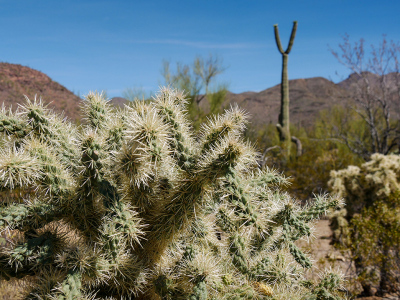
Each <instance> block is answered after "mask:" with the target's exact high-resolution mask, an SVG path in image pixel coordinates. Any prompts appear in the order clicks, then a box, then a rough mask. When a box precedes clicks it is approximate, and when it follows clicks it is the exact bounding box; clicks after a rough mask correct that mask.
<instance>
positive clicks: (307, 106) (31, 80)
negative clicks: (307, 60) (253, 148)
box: [0, 63, 398, 127]
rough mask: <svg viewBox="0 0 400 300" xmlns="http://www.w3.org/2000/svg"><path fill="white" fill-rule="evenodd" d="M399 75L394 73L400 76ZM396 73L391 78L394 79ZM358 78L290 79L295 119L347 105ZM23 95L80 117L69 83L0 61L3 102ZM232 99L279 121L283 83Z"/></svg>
mask: <svg viewBox="0 0 400 300" xmlns="http://www.w3.org/2000/svg"><path fill="white" fill-rule="evenodd" d="M389 75H390V74H389ZM395 75H396V76H397V75H398V74H395ZM395 75H393V76H392V75H391V76H392V77H393V78H398V77H396V76H395ZM368 76H369V77H368V78H370V81H371V82H379V80H378V79H379V78H380V77H379V76H377V75H374V74H370V75H368ZM392 77H390V76H389V77H388V78H389V79H390V80H392V79H391V78H392ZM358 80H359V79H358V78H357V76H355V75H351V76H349V77H348V78H347V79H346V80H344V81H342V82H340V83H338V84H335V83H333V82H332V81H330V80H327V79H325V78H322V77H315V78H307V79H295V80H290V81H289V93H290V119H291V120H290V121H291V123H292V124H295V125H296V124H301V125H303V126H308V125H311V124H312V123H313V121H314V119H315V118H316V116H317V115H318V112H319V111H320V110H323V109H329V108H330V107H332V105H334V104H340V105H343V104H344V103H345V101H346V99H348V98H349V97H351V93H350V91H351V90H353V89H354V86H355V84H356V83H357V82H358ZM393 80H394V79H393ZM394 87H396V86H394ZM23 95H27V96H28V97H29V98H30V99H33V98H34V97H35V95H37V96H38V97H42V99H43V100H44V102H46V103H50V104H49V107H51V108H53V109H54V110H55V111H57V112H62V111H65V114H66V116H68V117H69V118H71V119H73V120H75V119H78V118H79V102H80V99H79V97H77V96H76V95H74V94H73V93H72V92H70V91H69V90H67V89H66V88H65V87H63V86H62V85H60V84H58V83H57V82H54V81H53V80H51V79H50V78H49V77H48V76H47V75H45V74H43V73H42V72H39V71H36V70H33V69H31V68H28V67H24V66H21V65H16V64H9V63H0V103H1V102H4V104H5V105H6V106H7V107H8V106H10V105H12V106H13V107H14V108H15V107H16V106H17V103H23V102H24V96H23ZM127 102H128V100H126V99H124V98H121V97H115V98H113V99H112V100H111V103H113V104H114V105H116V106H123V104H124V103H127ZM231 103H237V104H238V105H239V106H240V107H242V108H243V109H245V110H246V111H247V112H248V114H249V116H250V122H251V126H256V127H258V126H261V125H263V124H269V123H272V124H276V123H277V122H278V116H279V110H280V85H279V84H278V85H276V86H274V87H271V88H268V89H266V90H263V91H261V92H245V93H240V94H234V93H230V92H228V94H227V100H226V101H225V103H224V106H225V107H229V104H231Z"/></svg>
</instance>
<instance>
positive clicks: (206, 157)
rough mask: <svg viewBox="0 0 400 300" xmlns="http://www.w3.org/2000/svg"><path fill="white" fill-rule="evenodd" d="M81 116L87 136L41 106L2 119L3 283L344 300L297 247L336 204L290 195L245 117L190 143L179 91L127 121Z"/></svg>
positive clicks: (131, 294) (94, 99)
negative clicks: (249, 138)
mask: <svg viewBox="0 0 400 300" xmlns="http://www.w3.org/2000/svg"><path fill="white" fill-rule="evenodd" d="M83 108H84V109H83V112H84V114H85V119H86V122H85V125H83V126H79V127H76V126H74V125H73V124H71V123H69V122H68V121H66V120H64V119H62V118H61V117H60V116H57V115H56V114H54V113H52V112H51V111H49V110H48V109H46V107H44V106H43V104H42V103H41V101H36V100H35V101H33V102H31V101H29V100H28V101H27V104H26V105H25V106H23V107H22V108H21V109H19V110H18V111H17V112H16V113H12V112H11V111H6V110H5V109H4V108H3V110H2V111H1V116H0V131H1V132H3V138H2V141H1V147H2V148H1V155H0V187H1V190H2V193H3V194H7V193H8V194H13V195H14V197H13V199H15V201H7V202H5V201H4V202H3V203H2V206H1V210H0V230H1V231H7V232H13V233H18V234H15V236H17V237H18V238H15V239H14V241H13V243H11V244H9V246H7V247H6V248H2V249H1V252H0V275H1V278H3V279H6V280H7V279H9V278H13V277H17V278H23V277H26V276H30V278H31V280H30V282H31V286H30V288H28V289H27V290H26V294H25V295H23V296H24V297H25V298H26V299H93V298H95V299H122V298H125V299H309V298H310V297H313V299H339V298H337V289H338V288H339V287H340V278H339V277H334V278H335V280H332V278H333V277H332V276H335V275H333V274H332V273H327V274H326V276H324V277H323V278H322V281H321V283H314V284H313V283H310V282H306V281H305V279H304V271H305V269H308V268H310V267H311V260H310V258H309V257H308V256H307V255H306V254H305V253H303V252H302V251H301V250H300V249H299V248H298V247H297V246H296V240H298V239H300V238H303V237H305V238H307V237H308V236H310V234H311V229H310V226H309V225H310V222H312V221H313V220H315V219H316V218H318V217H319V216H320V215H321V214H324V213H325V212H326V211H327V210H328V209H329V208H333V207H336V206H338V205H340V201H339V200H338V198H331V197H328V196H321V197H317V198H316V199H315V201H314V202H313V203H312V204H310V205H308V206H305V207H301V206H299V204H298V203H297V202H296V201H295V200H293V199H292V198H291V197H290V196H289V195H288V194H286V193H284V192H282V191H281V190H280V187H281V186H284V185H285V184H287V181H286V179H285V178H283V177H282V176H281V175H279V174H278V173H277V172H275V171H272V170H268V169H266V170H260V169H259V167H258V165H257V164H256V158H257V154H256V152H255V150H254V148H253V147H252V146H251V145H250V144H249V143H248V142H245V141H244V140H243V139H242V137H241V134H242V132H243V130H244V129H245V123H246V116H245V114H244V113H243V112H242V111H241V110H240V109H238V108H237V107H233V108H231V109H230V110H227V111H225V113H224V114H223V115H222V116H218V117H215V118H212V119H210V120H209V121H208V123H207V124H204V126H203V127H202V129H201V133H200V134H199V135H198V136H194V134H193V132H192V129H191V127H190V124H189V122H188V120H187V119H186V115H185V99H184V97H183V95H182V93H180V92H178V91H175V90H170V89H167V88H164V89H161V91H160V92H159V94H158V95H157V96H156V98H155V99H154V101H152V102H151V103H142V102H140V101H137V102H135V103H134V104H133V105H132V106H130V107H126V108H125V109H124V110H122V111H115V110H113V109H111V107H110V106H109V104H108V103H107V101H106V100H105V99H104V98H103V96H102V95H99V94H97V93H96V94H95V93H91V94H89V95H88V96H87V97H86V99H85V100H84V104H83ZM15 195H16V196H15ZM326 282H328V283H329V288H324V287H325V285H326V284H325V283H326ZM321 295H322V296H321Z"/></svg>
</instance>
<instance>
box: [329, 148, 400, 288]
mask: <svg viewBox="0 0 400 300" xmlns="http://www.w3.org/2000/svg"><path fill="white" fill-rule="evenodd" d="M331 177H332V178H331V180H330V182H329V184H330V186H331V188H332V190H333V191H334V192H336V193H338V194H339V195H340V196H343V197H344V198H345V200H346V204H347V220H350V222H349V223H347V222H342V224H335V225H336V227H337V228H336V230H338V231H339V232H340V233H341V234H342V236H343V238H342V239H341V240H340V241H339V242H341V246H344V247H347V248H349V249H350V250H351V251H352V254H353V258H354V261H355V263H356V267H357V271H358V280H359V281H360V282H361V284H362V285H363V288H364V293H365V294H375V293H379V294H384V293H386V292H393V291H399V290H400V289H399V288H400V286H399V280H400V260H399V250H400V191H399V179H400V157H399V156H398V155H386V156H385V155H383V154H373V155H372V156H371V161H368V162H366V163H364V164H362V165H361V166H360V167H356V166H349V167H348V168H347V169H344V170H340V171H332V173H331ZM341 212H342V213H341V217H342V218H343V212H344V211H343V210H342V211H341ZM338 215H340V213H339V214H338ZM336 219H338V218H334V220H336ZM340 227H342V228H340Z"/></svg>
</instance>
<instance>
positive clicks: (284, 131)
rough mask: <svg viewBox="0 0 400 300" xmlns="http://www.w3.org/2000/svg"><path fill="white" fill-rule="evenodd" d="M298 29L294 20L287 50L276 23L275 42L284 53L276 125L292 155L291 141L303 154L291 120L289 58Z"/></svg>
mask: <svg viewBox="0 0 400 300" xmlns="http://www.w3.org/2000/svg"><path fill="white" fill-rule="evenodd" d="M296 31H297V21H294V22H293V27H292V33H291V35H290V40H289V45H288V47H287V49H286V51H284V50H283V48H282V45H281V39H280V37H279V31H278V25H277V24H275V25H274V33H275V42H276V45H277V47H278V50H279V52H280V53H281V54H282V78H281V111H280V113H279V123H278V124H277V125H276V127H277V129H278V131H279V138H280V141H281V142H282V143H284V145H285V148H286V152H287V154H288V155H290V148H291V143H290V141H292V142H294V143H296V146H297V156H300V155H301V152H302V147H301V142H300V140H299V139H298V138H296V137H294V136H293V137H291V135H290V120H289V79H288V71H287V65H288V59H289V53H290V51H291V50H292V46H293V43H294V38H295V36H296Z"/></svg>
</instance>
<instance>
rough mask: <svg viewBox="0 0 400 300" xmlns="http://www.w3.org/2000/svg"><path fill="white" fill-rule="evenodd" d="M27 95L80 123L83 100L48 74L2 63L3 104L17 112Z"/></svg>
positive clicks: (0, 82) (0, 77)
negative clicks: (81, 101) (16, 109)
mask: <svg viewBox="0 0 400 300" xmlns="http://www.w3.org/2000/svg"><path fill="white" fill-rule="evenodd" d="M24 95H26V96H27V97H28V98H29V99H31V100H33V99H34V98H35V95H36V97H37V98H38V99H39V98H40V97H41V98H42V99H43V101H44V102H45V103H46V104H48V107H49V108H52V109H54V110H55V111H56V112H59V113H61V112H63V111H64V113H65V115H66V116H67V117H68V118H70V119H72V120H76V119H78V118H79V116H80V112H79V111H80V109H79V107H80V98H79V97H78V96H76V95H75V94H74V93H72V92H71V91H69V90H68V89H67V88H65V87H64V86H62V85H61V84H59V83H57V82H55V81H53V80H51V78H50V77H48V76H47V75H45V74H44V73H42V72H40V71H37V70H34V69H31V68H29V67H25V66H21V65H17V64H10V63H4V62H2V63H0V104H2V103H4V105H5V106H6V107H10V106H12V108H13V109H15V108H17V106H18V104H22V103H24V102H25V97H24Z"/></svg>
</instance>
